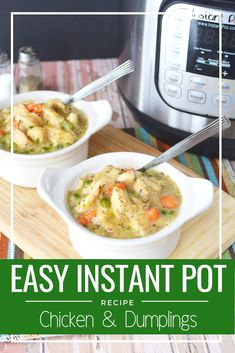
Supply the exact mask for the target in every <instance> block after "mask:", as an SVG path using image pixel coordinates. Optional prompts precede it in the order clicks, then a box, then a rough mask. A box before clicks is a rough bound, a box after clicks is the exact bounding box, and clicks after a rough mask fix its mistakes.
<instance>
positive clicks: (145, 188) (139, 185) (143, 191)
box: [133, 176, 161, 202]
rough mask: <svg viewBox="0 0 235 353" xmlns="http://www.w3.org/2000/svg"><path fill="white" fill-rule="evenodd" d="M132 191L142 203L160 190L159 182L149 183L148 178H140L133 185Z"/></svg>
mask: <svg viewBox="0 0 235 353" xmlns="http://www.w3.org/2000/svg"><path fill="white" fill-rule="evenodd" d="M133 188H134V191H135V192H136V193H137V194H138V195H139V196H140V198H141V200H142V201H143V202H147V201H149V200H150V199H151V198H152V197H154V196H155V195H156V194H157V193H159V191H160V190H161V182H159V183H157V182H156V181H151V179H150V178H149V177H146V176H140V177H138V178H137V179H136V181H135V183H134V186H133Z"/></svg>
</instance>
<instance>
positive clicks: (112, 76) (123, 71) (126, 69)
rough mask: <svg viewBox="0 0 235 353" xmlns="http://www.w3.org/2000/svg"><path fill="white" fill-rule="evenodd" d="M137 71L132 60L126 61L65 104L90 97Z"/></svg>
mask: <svg viewBox="0 0 235 353" xmlns="http://www.w3.org/2000/svg"><path fill="white" fill-rule="evenodd" d="M133 71H135V66H134V64H133V62H132V61H131V60H127V61H125V62H124V63H123V64H121V65H119V66H118V67H116V68H115V69H114V70H112V71H110V72H109V73H108V74H106V75H104V76H102V77H99V78H98V79H97V80H95V81H93V82H91V83H88V85H86V86H84V87H82V88H81V89H80V90H79V91H78V92H76V93H74V94H73V95H72V96H70V97H69V98H67V99H65V100H64V104H69V103H73V102H75V101H77V100H78V99H82V98H84V97H87V96H89V95H90V94H92V93H94V92H96V91H98V90H99V89H101V88H103V87H105V86H107V85H108V84H109V83H111V82H113V81H116V80H118V79H119V78H120V77H122V76H125V75H127V74H129V73H131V72H133Z"/></svg>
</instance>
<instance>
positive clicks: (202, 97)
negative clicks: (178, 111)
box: [188, 89, 206, 104]
mask: <svg viewBox="0 0 235 353" xmlns="http://www.w3.org/2000/svg"><path fill="white" fill-rule="evenodd" d="M188 101H189V102H193V103H197V104H203V103H205V101H206V94H205V93H204V92H200V91H194V90H193V89H190V90H189V91H188Z"/></svg>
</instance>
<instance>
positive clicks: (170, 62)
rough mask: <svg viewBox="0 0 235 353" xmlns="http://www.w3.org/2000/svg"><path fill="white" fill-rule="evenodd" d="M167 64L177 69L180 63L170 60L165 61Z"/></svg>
mask: <svg viewBox="0 0 235 353" xmlns="http://www.w3.org/2000/svg"><path fill="white" fill-rule="evenodd" d="M167 66H169V67H170V68H172V69H175V70H178V69H179V68H180V63H179V62H177V61H173V60H171V61H168V62H167Z"/></svg>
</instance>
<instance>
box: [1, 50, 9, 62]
mask: <svg viewBox="0 0 235 353" xmlns="http://www.w3.org/2000/svg"><path fill="white" fill-rule="evenodd" d="M8 59H9V58H8V53H7V51H6V50H3V49H1V48H0V65H1V64H3V63H5V62H6V61H8Z"/></svg>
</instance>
